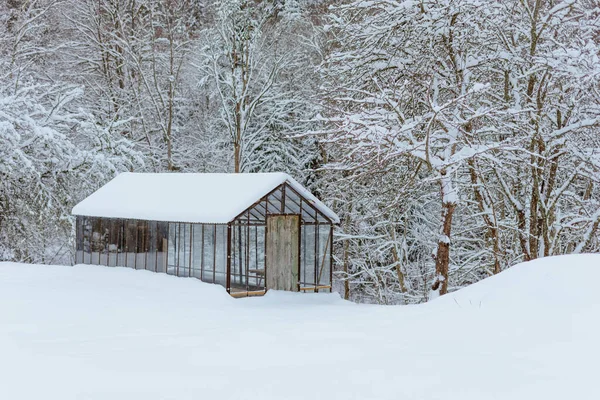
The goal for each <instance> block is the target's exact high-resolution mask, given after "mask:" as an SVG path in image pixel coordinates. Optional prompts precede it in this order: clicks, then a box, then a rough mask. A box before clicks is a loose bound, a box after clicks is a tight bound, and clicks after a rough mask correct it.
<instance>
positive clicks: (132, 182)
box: [72, 172, 339, 224]
mask: <svg viewBox="0 0 600 400" xmlns="http://www.w3.org/2000/svg"><path fill="white" fill-rule="evenodd" d="M285 182H287V183H288V184H289V185H290V186H291V187H292V188H294V189H295V190H296V191H297V192H298V193H300V194H301V195H302V196H303V197H304V198H305V200H307V201H309V202H310V203H311V204H312V205H313V206H314V207H315V208H317V209H318V210H319V211H321V212H322V213H323V214H324V215H326V216H327V217H328V218H330V219H331V220H332V221H333V222H334V223H338V222H339V218H338V216H337V215H336V214H335V213H334V212H333V211H331V210H330V209H329V208H328V207H327V206H326V205H325V204H323V203H322V202H321V201H319V200H318V199H317V198H316V197H315V196H313V195H312V194H311V193H310V192H309V191H308V190H307V189H305V188H304V187H303V186H302V185H301V184H299V183H298V182H296V181H295V180H294V179H293V178H292V177H291V176H289V175H288V174H285V173H280V172H275V173H256V174H193V173H160V174H151V173H132V172H125V173H122V174H120V175H118V176H117V177H116V178H114V179H113V180H111V181H110V182H108V183H107V184H106V185H104V186H102V187H101V188H100V189H98V190H97V191H95V192H94V193H92V194H91V195H90V196H89V197H87V198H86V199H85V200H83V201H82V202H81V203H79V204H77V205H76V206H75V207H74V208H73V211H72V213H73V215H84V216H90V217H105V218H128V219H141V220H150V221H177V222H191V223H205V224H222V223H227V222H230V221H232V220H233V219H234V218H235V217H237V216H238V215H239V214H241V213H242V212H243V211H245V210H246V209H247V208H249V207H250V206H252V205H253V204H254V203H255V202H256V201H257V200H259V199H260V198H262V197H263V196H265V195H266V194H267V193H269V192H270V191H272V190H273V189H275V188H276V187H278V186H279V185H281V184H283V183H285Z"/></svg>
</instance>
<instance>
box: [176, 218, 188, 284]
mask: <svg viewBox="0 0 600 400" xmlns="http://www.w3.org/2000/svg"><path fill="white" fill-rule="evenodd" d="M178 239H179V241H178V244H177V252H178V254H177V269H176V271H177V276H190V256H191V250H190V244H191V243H190V240H191V225H190V224H179V238H178Z"/></svg>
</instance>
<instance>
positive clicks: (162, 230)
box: [156, 222, 169, 272]
mask: <svg viewBox="0 0 600 400" xmlns="http://www.w3.org/2000/svg"><path fill="white" fill-rule="evenodd" d="M168 243H169V224H168V223H166V222H157V223H156V271H157V272H167V254H168Z"/></svg>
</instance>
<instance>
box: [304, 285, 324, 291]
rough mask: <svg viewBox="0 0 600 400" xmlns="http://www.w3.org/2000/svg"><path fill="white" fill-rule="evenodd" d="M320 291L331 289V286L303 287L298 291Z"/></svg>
mask: <svg viewBox="0 0 600 400" xmlns="http://www.w3.org/2000/svg"><path fill="white" fill-rule="evenodd" d="M321 289H331V285H321V286H304V287H301V288H300V290H302V291H303V292H304V291H308V290H321Z"/></svg>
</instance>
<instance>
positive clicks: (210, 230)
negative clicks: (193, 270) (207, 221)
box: [202, 225, 215, 282]
mask: <svg viewBox="0 0 600 400" xmlns="http://www.w3.org/2000/svg"><path fill="white" fill-rule="evenodd" d="M214 230H215V225H204V253H203V254H204V259H203V262H204V269H203V270H202V280H203V281H204V282H214V278H215V269H214V265H215V264H214V255H215V252H214V245H215V234H214V233H215V232H214Z"/></svg>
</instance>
